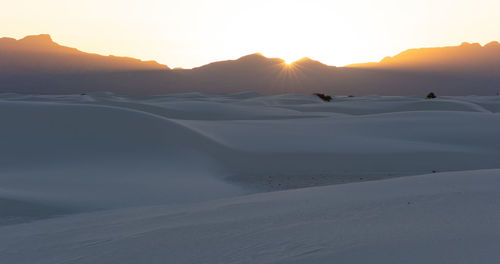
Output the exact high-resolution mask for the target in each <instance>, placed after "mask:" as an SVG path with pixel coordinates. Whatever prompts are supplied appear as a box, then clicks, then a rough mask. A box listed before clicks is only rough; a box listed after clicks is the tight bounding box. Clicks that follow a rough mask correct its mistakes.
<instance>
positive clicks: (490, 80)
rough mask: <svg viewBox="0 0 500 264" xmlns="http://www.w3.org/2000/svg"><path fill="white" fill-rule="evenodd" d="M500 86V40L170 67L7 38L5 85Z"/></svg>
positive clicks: (419, 89) (2, 63) (373, 89)
mask: <svg viewBox="0 0 500 264" xmlns="http://www.w3.org/2000/svg"><path fill="white" fill-rule="evenodd" d="M499 90H500V43H498V42H491V43H489V44H487V45H484V46H481V45H480V44H477V43H474V44H470V43H463V44H462V45H460V46H452V47H439V48H421V49H410V50H407V51H404V52H402V53H400V54H397V55H395V56H393V57H386V58H384V59H383V60H381V61H380V62H375V63H363V64H352V65H348V66H345V67H334V66H328V65H325V64H323V63H321V62H319V61H315V60H312V59H309V58H303V59H301V60H298V61H296V62H294V63H293V64H286V63H285V61H284V60H282V59H278V58H267V57H265V56H263V55H262V54H258V53H257V54H251V55H247V56H244V57H241V58H239V59H236V60H228V61H220V62H214V63H210V64H207V65H204V66H201V67H198V68H193V69H170V68H169V67H168V66H166V65H162V64H159V63H157V62H154V61H141V60H138V59H134V58H127V57H116V56H101V55H97V54H90V53H85V52H82V51H79V50H77V49H75V48H69V47H65V46H61V45H59V44H57V43H55V42H54V41H53V40H52V38H51V37H50V36H49V35H46V34H44V35H36V36H27V37H25V38H23V39H20V40H15V39H12V38H1V39H0V92H15V93H36V94H72V93H89V92H99V91H110V92H115V93H145V94H165V93H179V92H207V93H236V92H243V91H256V92H259V93H263V94H280V93H316V92H321V93H328V94H332V95H365V94H379V95H422V94H426V93H428V92H430V91H432V92H435V93H437V94H438V95H469V94H476V95H495V94H497V93H498V91H499Z"/></svg>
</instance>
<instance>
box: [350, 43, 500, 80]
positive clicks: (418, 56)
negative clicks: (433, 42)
mask: <svg viewBox="0 0 500 264" xmlns="http://www.w3.org/2000/svg"><path fill="white" fill-rule="evenodd" d="M348 67H357V68H371V69H390V70H402V71H420V72H441V73H454V74H466V75H470V74H476V75H485V76H497V75H499V74H500V43H498V42H497V41H493V42H490V43H488V44H486V45H484V46H481V45H480V44H479V43H468V42H463V43H462V44H461V45H460V46H450V47H438V48H419V49H409V50H406V51H403V52H401V53H399V54H397V55H395V56H393V57H386V58H384V59H382V60H381V61H380V62H378V63H361V64H352V65H348Z"/></svg>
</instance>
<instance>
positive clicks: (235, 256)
mask: <svg viewBox="0 0 500 264" xmlns="http://www.w3.org/2000/svg"><path fill="white" fill-rule="evenodd" d="M499 111H500V97H478V96H469V97H446V98H437V99H433V100H426V99H422V98H417V97H380V96H364V97H353V98H352V97H337V98H334V100H333V101H332V102H330V103H325V102H322V101H321V100H320V99H318V98H317V97H315V96H308V95H294V94H285V95H274V96H262V95H259V94H256V93H240V94H230V95H226V94H220V95H212V94H203V93H189V94H175V95H165V96H148V95H134V96H130V95H115V94H112V93H95V94H88V95H64V96H54V95H51V96H48V95H45V96H41V95H18V94H2V95H0V123H1V128H2V129H0V207H1V208H2V210H0V226H2V227H0V263H3V262H6V263H58V262H63V263H64V262H68V263H117V262H119V263H166V262H167V263H325V262H331V261H334V262H335V263H359V262H368V261H370V262H372V261H371V260H376V261H374V263H491V262H489V261H487V260H498V258H499V255H498V254H497V253H496V252H497V251H496V250H495V248H498V245H499V243H500V242H499V241H498V239H497V237H498V232H499V230H500V229H499V226H498V224H497V223H498V217H499V215H498V213H497V212H500V211H499V210H498V209H499V208H497V207H498V204H500V203H498V202H499V200H498V198H499V196H500V192H499V191H498V190H497V189H498V188H496V186H498V184H499V182H498V179H500V178H499V177H498V176H500V175H499V172H498V170H496V169H498V168H500V158H499V157H500V138H499V135H500V114H499ZM488 169H489V170H488ZM460 171H462V172H460ZM424 174H429V175H426V176H416V177H402V176H410V175H424ZM395 177H402V178H398V179H389V178H395ZM365 181H370V182H365ZM356 182H358V183H356ZM359 182H362V183H359ZM339 183H349V184H345V185H335V186H327V187H316V186H322V185H331V184H339ZM304 187H314V188H304ZM297 188H301V189H298V190H289V189H297ZM280 190H286V191H280ZM277 191H280V192H277ZM264 192H267V193H264ZM252 193H254V194H253V195H250V196H246V195H249V194H252ZM255 193H260V194H255ZM408 202H409V203H408ZM152 206H154V207H152ZM48 218H50V219H48ZM21 246H22V249H21V248H20V247H21ZM483 253H484V254H483ZM493 262H496V261H493Z"/></svg>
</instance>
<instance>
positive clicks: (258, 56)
mask: <svg viewBox="0 0 500 264" xmlns="http://www.w3.org/2000/svg"><path fill="white" fill-rule="evenodd" d="M255 59H258V60H261V59H267V57H266V56H264V55H262V53H260V52H257V53H252V54H249V55H246V56H243V57H240V58H239V59H238V60H255Z"/></svg>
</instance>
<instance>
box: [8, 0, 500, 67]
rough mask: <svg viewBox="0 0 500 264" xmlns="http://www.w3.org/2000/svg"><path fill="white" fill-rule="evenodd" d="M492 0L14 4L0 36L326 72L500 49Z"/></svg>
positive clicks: (178, 59)
mask: <svg viewBox="0 0 500 264" xmlns="http://www.w3.org/2000/svg"><path fill="white" fill-rule="evenodd" d="M498 14H500V1H498V0H475V1H470V0H469V1H463V0H453V1H452V0H420V1H404V0H378V1H372V0H349V1H347V0H345V1H322V0H309V1H291V0H251V1H250V0H248V1H247V0H244V1H238V0H210V1H208V0H207V1H205V0H182V1H181V0H177V1H171V0H141V1H137V0H119V1H118V0H107V1H102V0H84V1H83V0H82V1H78V0H71V1H70V0H45V1H39V0H16V1H4V2H3V3H2V7H1V9H0V25H2V26H1V27H0V36H6V37H14V38H21V37H23V36H25V35H31V34H40V33H48V34H51V35H52V37H53V39H54V41H56V42H58V43H60V44H62V45H66V46H71V47H76V48H78V49H80V50H82V51H86V52H94V53H99V54H104V55H107V54H114V55H121V56H130V57H136V58H140V59H146V60H149V59H153V60H157V61H158V62H160V63H164V64H167V65H168V66H170V67H184V68H191V67H196V66H200V65H203V64H206V63H209V62H213V61H217V60H226V59H235V58H238V57H240V56H243V55H246V54H250V53H255V52H260V53H262V54H264V55H265V56H268V57H280V58H283V59H285V60H286V61H287V62H292V61H294V60H297V59H299V58H301V57H310V58H312V59H315V60H320V61H322V62H324V63H326V64H329V65H337V66H342V65H345V64H349V63H356V62H368V61H379V60H380V59H382V58H383V57H385V56H388V55H394V54H396V53H398V52H401V51H403V50H405V49H408V48H414V47H428V46H447V45H458V44H460V43H461V42H463V41H468V42H479V43H481V44H485V43H487V42H490V41H492V40H500V30H499V29H498V25H500V16H499V15H498Z"/></svg>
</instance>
